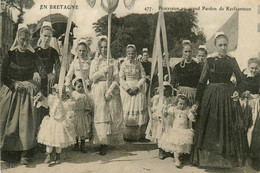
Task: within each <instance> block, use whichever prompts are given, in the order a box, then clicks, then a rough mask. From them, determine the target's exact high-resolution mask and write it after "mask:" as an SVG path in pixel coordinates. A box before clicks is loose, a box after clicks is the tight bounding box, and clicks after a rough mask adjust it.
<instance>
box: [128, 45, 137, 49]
mask: <svg viewBox="0 0 260 173" xmlns="http://www.w3.org/2000/svg"><path fill="white" fill-rule="evenodd" d="M130 47H132V48H134V49H136V47H135V45H134V44H128V45H127V46H126V48H130Z"/></svg>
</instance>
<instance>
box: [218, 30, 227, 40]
mask: <svg viewBox="0 0 260 173" xmlns="http://www.w3.org/2000/svg"><path fill="white" fill-rule="evenodd" d="M219 36H226V34H225V33H224V32H222V31H221V32H216V33H215V39H216V38H217V37H219Z"/></svg>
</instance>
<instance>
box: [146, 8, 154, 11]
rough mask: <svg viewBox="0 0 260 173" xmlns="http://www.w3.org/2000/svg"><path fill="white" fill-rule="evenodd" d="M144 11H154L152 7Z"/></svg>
mask: <svg viewBox="0 0 260 173" xmlns="http://www.w3.org/2000/svg"><path fill="white" fill-rule="evenodd" d="M144 10H145V11H152V10H153V9H152V7H145V8H144Z"/></svg>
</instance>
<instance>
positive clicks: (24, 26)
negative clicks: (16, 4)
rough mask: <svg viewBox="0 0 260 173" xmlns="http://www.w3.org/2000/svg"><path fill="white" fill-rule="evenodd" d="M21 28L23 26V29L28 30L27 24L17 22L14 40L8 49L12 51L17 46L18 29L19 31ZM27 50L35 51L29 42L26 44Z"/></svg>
mask: <svg viewBox="0 0 260 173" xmlns="http://www.w3.org/2000/svg"><path fill="white" fill-rule="evenodd" d="M22 28H25V29H28V30H29V28H28V26H27V24H24V23H19V24H18V28H17V32H16V36H15V40H14V42H13V44H12V46H11V48H10V51H13V50H15V49H17V48H18V43H17V39H18V31H19V30H20V29H22ZM27 50H29V51H30V52H32V53H34V52H35V50H34V49H33V48H32V46H31V45H30V44H29V45H28V46H27Z"/></svg>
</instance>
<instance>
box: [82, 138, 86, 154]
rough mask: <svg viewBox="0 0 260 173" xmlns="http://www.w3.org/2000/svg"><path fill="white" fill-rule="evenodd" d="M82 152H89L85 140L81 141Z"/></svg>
mask: <svg viewBox="0 0 260 173" xmlns="http://www.w3.org/2000/svg"><path fill="white" fill-rule="evenodd" d="M80 151H81V152H82V153H86V152H87V150H86V149H85V140H81V141H80Z"/></svg>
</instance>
